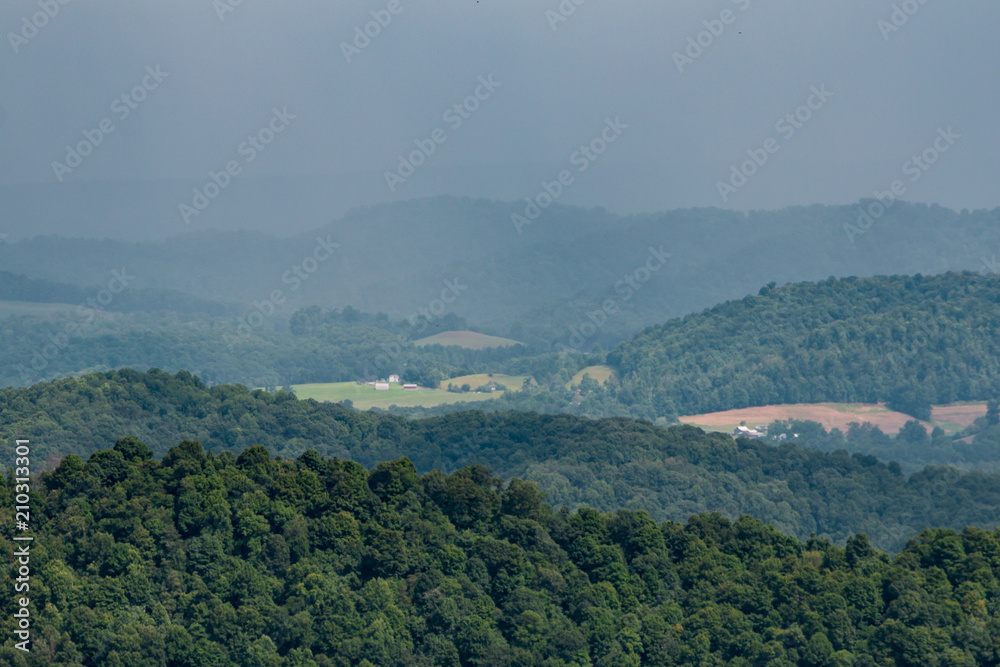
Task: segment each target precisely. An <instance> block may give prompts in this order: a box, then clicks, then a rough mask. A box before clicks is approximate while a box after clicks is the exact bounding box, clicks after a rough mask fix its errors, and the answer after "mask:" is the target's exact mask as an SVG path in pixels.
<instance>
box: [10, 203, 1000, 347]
mask: <svg viewBox="0 0 1000 667" xmlns="http://www.w3.org/2000/svg"><path fill="white" fill-rule="evenodd" d="M521 208H523V206H522V207H521ZM518 210H519V206H518V205H517V204H516V203H505V202H490V201H485V200H472V199H455V198H448V197H439V198H434V199H424V200H416V201H409V202H402V203H396V204H385V205H379V206H374V207H370V208H365V209H356V210H353V211H351V212H349V213H348V214H347V215H345V216H343V217H342V218H340V219H338V220H336V221H334V222H332V223H330V224H328V225H325V226H323V227H320V228H318V229H316V230H314V231H312V232H309V233H305V234H299V235H297V236H294V237H290V238H274V237H269V236H266V235H263V234H260V233H255V232H203V233H198V234H193V235H188V236H179V237H174V238H170V239H167V240H165V241H162V242H144V243H132V242H116V241H107V240H104V241H98V240H81V239H63V238H57V237H51V236H49V237H38V238H34V239H31V240H26V241H20V242H17V243H12V244H4V245H0V266H2V267H3V268H4V269H5V270H7V271H11V272H15V273H21V274H24V275H27V276H29V277H32V278H44V279H47V280H51V281H57V282H65V283H70V284H74V285H93V284H101V283H102V282H105V281H106V280H107V279H108V272H109V271H111V270H112V269H113V268H116V267H121V266H126V267H129V268H134V269H135V272H136V281H135V287H136V288H137V289H140V288H157V289H170V290H178V291H181V292H185V293H189V294H193V295H196V296H199V297H201V298H205V299H211V300H222V301H230V302H239V303H244V304H248V305H249V304H252V303H253V302H255V301H260V300H262V299H266V298H267V296H268V295H269V294H270V293H271V292H272V291H273V290H275V289H283V290H285V292H286V295H287V296H288V297H289V302H290V303H291V304H292V307H293V308H298V307H302V306H306V305H311V304H316V305H321V306H325V307H338V308H339V307H344V306H347V305H351V306H353V307H355V308H358V309H360V310H363V311H366V312H386V313H388V314H389V315H391V316H394V317H406V316H408V315H410V314H411V313H413V312H416V311H417V310H418V309H419V308H422V307H423V308H426V307H427V306H428V304H430V303H431V302H433V300H434V299H435V298H436V297H437V296H438V295H439V294H440V293H441V290H442V289H443V288H444V283H445V281H455V280H458V281H460V282H461V283H462V284H463V285H467V286H468V290H467V291H465V292H464V293H463V294H462V296H461V297H460V298H458V299H457V300H456V301H455V302H454V303H453V304H451V305H449V308H448V310H449V312H454V313H455V314H457V315H459V316H461V317H464V318H466V319H467V320H468V321H469V322H470V324H472V325H473V326H475V327H477V328H483V327H486V328H488V329H489V333H494V334H496V335H503V336H508V335H509V334H510V331H509V329H510V327H511V326H513V325H514V324H515V323H520V325H521V326H523V327H524V328H526V329H527V330H528V334H529V335H531V334H532V333H534V335H535V342H537V341H538V340H539V339H540V338H544V339H547V340H549V341H553V340H554V341H557V342H561V343H563V344H564V345H570V343H571V341H570V339H571V338H572V336H573V333H572V332H573V330H574V329H576V330H579V329H580V327H581V326H582V327H584V328H585V329H590V328H591V327H590V325H588V324H587V323H588V322H592V319H593V318H591V317H590V315H591V314H592V313H595V312H596V311H599V310H600V309H601V307H602V304H604V303H605V302H606V301H607V300H608V299H612V300H614V299H617V304H616V305H617V308H616V309H615V311H614V312H613V314H612V315H611V316H609V317H607V318H606V319H605V318H601V317H599V316H597V315H595V316H594V317H598V318H599V319H601V320H602V322H601V324H600V326H596V325H595V326H594V327H593V328H594V331H593V332H592V334H591V335H589V336H587V337H585V339H584V340H583V341H582V343H581V342H579V341H577V342H578V345H581V346H582V347H584V348H589V347H591V346H593V345H594V344H596V343H600V344H601V345H603V346H605V347H608V346H610V345H613V344H615V343H617V342H618V341H620V340H621V339H623V338H625V337H627V336H629V335H631V334H633V333H634V332H635V331H637V330H639V329H641V328H642V327H644V326H649V325H653V324H656V323H660V322H663V321H665V320H667V319H669V318H672V317H680V316H684V315H687V314H689V313H692V312H698V311H700V310H701V309H703V308H706V307H710V306H713V305H715V304H717V303H720V302H722V301H725V300H727V299H734V298H742V297H743V296H744V295H746V294H751V293H754V292H756V291H757V289H758V288H759V287H760V285H763V284H766V283H769V282H771V281H775V282H777V283H779V284H783V283H787V282H799V281H806V280H821V279H824V278H826V277H828V276H831V275H832V276H853V275H860V276H865V275H878V274H887V275H891V274H915V273H923V274H935V273H941V272H944V271H949V270H971V271H976V270H979V269H981V268H983V267H988V266H989V262H991V261H995V256H996V254H997V253H1000V224H998V222H1000V209H996V210H992V211H973V212H967V211H963V212H961V213H959V212H955V211H951V210H948V209H944V208H941V207H937V206H925V205H916V204H908V203H905V202H897V203H896V204H895V205H894V206H893V207H892V209H890V210H889V212H887V213H886V214H885V215H884V216H883V217H882V218H880V219H879V220H878V221H876V223H875V224H873V225H871V226H870V227H869V228H868V229H867V230H866V231H865V233H864V234H863V235H860V236H857V235H855V236H854V237H852V236H851V235H850V234H848V233H846V232H845V226H847V225H851V224H856V221H857V219H858V217H859V215H860V213H861V212H862V209H861V208H860V207H859V206H819V205H817V206H810V207H796V208H788V209H782V210H779V211H755V212H752V213H749V214H746V215H745V214H743V213H739V212H733V211H724V210H719V209H690V210H679V211H672V212H667V213H657V214H647V215H633V216H618V215H613V214H610V213H608V212H606V211H603V210H601V209H591V210H585V209H579V208H570V207H564V206H552V207H550V208H549V209H547V210H546V211H545V212H544V214H543V215H542V216H541V217H540V218H539V219H538V220H537V221H535V222H534V224H532V225H531V226H530V227H528V228H525V229H522V230H521V232H522V233H518V231H517V230H516V229H515V226H514V225H513V223H512V222H511V215H512V214H513V213H515V212H516V211H518ZM319 239H322V240H324V241H326V242H328V243H337V244H340V251H339V252H338V253H336V254H334V255H333V256H332V257H331V259H330V260H329V261H325V262H323V263H322V264H321V265H319V266H318V267H315V270H314V271H313V272H308V271H307V274H308V280H302V281H301V285H300V286H301V289H298V290H296V291H294V292H292V291H291V289H290V284H291V283H290V282H287V281H286V280H285V277H286V276H290V275H291V274H292V273H295V272H296V267H300V268H299V269H298V271H299V272H301V271H303V270H304V269H305V270H307V269H309V268H310V267H309V266H308V264H309V257H310V256H311V255H312V252H313V249H314V247H315V246H316V245H317V243H318V240H319ZM661 246H662V247H663V249H664V252H665V253H668V254H669V255H670V259H669V261H667V263H666V264H665V265H664V266H663V268H662V269H661V270H659V271H658V272H656V273H655V275H653V276H652V277H651V278H649V280H648V282H645V283H644V284H643V286H642V290H641V292H637V293H636V294H635V296H634V298H629V299H628V300H625V299H623V298H621V297H620V296H619V295H618V293H617V292H616V289H615V286H616V283H618V281H621V280H622V279H623V277H625V276H628V275H630V274H633V273H635V272H637V271H639V272H640V273H641V271H640V267H641V266H642V265H643V263H644V262H645V261H646V259H647V253H648V249H649V248H650V247H653V248H657V249H659V248H660V247H661ZM289 280H291V279H290V278H289ZM539 322H541V323H543V324H542V325H538V324H536V323H539ZM533 329H534V331H532V330H533Z"/></svg>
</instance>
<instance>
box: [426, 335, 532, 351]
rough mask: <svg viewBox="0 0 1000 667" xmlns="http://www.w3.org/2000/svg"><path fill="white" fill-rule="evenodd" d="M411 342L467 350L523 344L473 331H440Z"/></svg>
mask: <svg viewBox="0 0 1000 667" xmlns="http://www.w3.org/2000/svg"><path fill="white" fill-rule="evenodd" d="M413 344H414V345H416V346H417V347H423V346H425V345H454V346H456V347H464V348H466V349H467V350H484V349H486V348H488V347H509V346H511V345H523V343H520V342H518V341H516V340H511V339H510V338H501V337H500V336H487V335H486V334H481V333H476V332H475V331H442V332H441V333H439V334H434V335H433V336H428V337H427V338H421V339H420V340H415V341H413Z"/></svg>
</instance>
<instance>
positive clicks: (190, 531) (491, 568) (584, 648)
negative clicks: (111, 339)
mask: <svg viewBox="0 0 1000 667" xmlns="http://www.w3.org/2000/svg"><path fill="white" fill-rule="evenodd" d="M32 502H33V504H34V505H33V515H34V516H35V517H36V518H35V519H34V522H33V524H32V533H33V535H34V536H35V541H34V542H33V543H32V544H31V555H30V567H31V578H30V590H28V591H24V593H25V596H26V597H28V598H29V603H28V609H29V611H30V614H31V615H30V619H31V630H32V633H33V636H32V643H31V644H30V649H31V651H30V653H23V652H21V651H18V650H17V649H15V648H13V644H14V641H15V640H14V639H11V637H13V630H14V626H15V620H14V617H13V614H14V612H15V610H16V609H17V608H19V607H17V606H16V605H17V603H16V602H15V596H14V595H7V596H4V597H3V599H2V602H0V606H2V608H3V619H4V620H3V625H4V633H5V636H6V637H8V639H7V640H6V642H5V646H4V647H3V648H2V649H0V652H2V656H3V659H4V661H5V662H6V663H7V664H11V665H79V664H82V665H101V666H106V667H119V666H121V667H124V666H126V665H149V666H156V665H160V666H163V667H172V666H180V665H191V666H202V665H230V664H242V665H268V666H275V667H278V666H282V665H289V666H291V665H296V666H301V667H310V666H316V667H326V666H338V667H339V666H344V667H354V666H357V667H374V666H376V665H378V666H380V667H382V666H399V667H413V666H420V665H426V666H427V667H431V666H432V665H433V666H444V667H459V666H474V665H482V666H484V667H485V666H490V667H502V666H504V665H510V666H512V667H513V666H514V665H518V666H536V665H537V666H539V667H563V666H570V665H579V666H585V665H595V666H596V665H606V666H608V667H612V666H613V667H627V666H638V665H664V666H666V665H695V664H700V665H722V664H730V665H745V666H750V665H764V664H767V665H778V666H781V665H802V666H804V667H821V666H828V665H845V666H846V665H859V666H863V665H886V666H890V665H898V666H903V665H913V666H918V665H919V666H920V667H925V666H927V665H942V666H943V665H949V666H950V665H955V666H958V665H970V664H979V665H994V664H997V663H998V661H1000V620H998V619H1000V607H998V601H1000V584H998V577H1000V531H992V532H990V531H985V530H981V529H976V528H966V529H964V530H962V531H961V532H960V533H959V532H955V531H952V530H941V529H935V530H926V531H923V532H921V533H920V535H918V536H916V537H915V538H914V539H913V540H911V541H910V542H909V544H908V545H907V546H906V548H905V549H904V550H903V551H902V552H901V553H899V554H898V555H896V556H895V557H894V558H890V557H888V556H886V555H885V554H883V553H880V552H879V551H877V550H875V549H874V548H873V547H872V546H871V544H870V543H869V540H868V538H867V537H866V536H865V535H864V534H858V535H853V536H851V537H850V538H849V539H848V540H847V542H846V546H845V547H844V548H841V547H838V546H835V545H834V544H832V543H830V542H829V541H827V540H824V539H816V538H811V539H809V540H808V541H805V542H801V541H798V540H796V539H794V538H790V537H786V536H784V535H782V534H781V533H779V532H778V531H776V530H775V529H774V528H771V527H768V526H766V525H764V524H762V523H760V522H759V521H757V520H755V519H752V518H750V517H741V518H739V519H738V520H737V521H735V522H731V521H730V520H728V519H726V518H725V517H722V516H720V515H718V514H699V515H696V516H693V517H691V518H690V519H689V520H688V521H687V522H686V523H684V524H681V523H677V522H663V523H658V522H656V521H654V520H652V519H651V518H650V516H649V515H648V514H646V513H645V512H632V511H619V512H617V513H605V514H601V513H599V512H596V511H594V510H592V509H586V508H581V509H579V510H577V511H575V512H569V511H566V510H558V511H556V510H554V509H552V508H551V507H549V506H548V505H546V504H545V503H544V499H543V496H542V494H541V493H540V492H539V490H538V489H537V488H536V487H535V486H534V485H533V484H531V483H530V482H523V481H519V480H511V481H510V482H509V483H504V481H503V480H501V479H499V478H497V477H494V476H493V474H491V472H490V471H489V470H488V469H487V468H485V467H482V466H478V465H475V466H471V467H466V468H462V469H460V470H457V471H455V472H453V473H451V474H449V475H446V474H443V473H442V472H438V471H435V472H430V473H428V474H426V475H424V476H422V477H421V476H419V475H418V473H417V470H416V469H415V467H414V465H413V464H412V463H411V462H410V461H408V460H407V459H398V460H393V461H387V462H383V463H379V464H378V465H377V466H375V467H374V468H373V469H372V470H366V469H365V468H363V467H362V466H360V465H359V464H357V463H355V462H351V461H346V460H342V459H329V458H324V457H322V456H320V455H319V454H317V453H316V452H315V451H307V452H305V453H303V454H302V455H301V456H299V457H297V458H296V459H294V460H292V459H287V458H281V457H277V458H272V457H271V455H270V454H269V453H268V452H267V451H266V450H265V449H264V448H262V447H251V448H249V449H246V450H243V451H241V452H239V453H238V455H234V453H230V452H222V453H219V454H213V453H206V452H205V451H204V450H203V449H202V447H201V445H200V444H199V443H197V442H192V441H184V442H182V443H180V444H179V445H177V446H175V447H172V448H171V449H170V450H169V451H167V452H166V455H165V456H164V457H163V460H162V462H161V461H157V460H155V459H154V458H152V452H151V451H150V449H149V448H147V447H146V446H145V445H144V444H143V443H142V442H140V441H138V440H136V439H134V438H126V439H122V440H119V441H118V442H117V443H116V444H115V446H114V449H107V450H102V451H99V452H95V453H94V454H93V455H91V456H90V457H89V459H88V460H87V461H86V462H84V461H83V460H82V459H81V458H80V457H78V456H76V455H71V456H68V457H67V458H66V459H64V460H63V461H62V463H61V464H60V465H59V467H58V468H57V469H56V470H55V471H54V472H51V473H48V474H46V475H44V476H43V478H42V479H41V482H40V483H36V484H35V485H34V489H33V497H32ZM13 504H14V500H13V496H12V485H4V486H3V489H2V491H0V507H2V509H0V513H2V516H3V521H4V523H5V524H7V525H8V526H10V524H11V522H12V519H13V517H12V516H11V515H10V511H11V510H10V508H11V507H12V506H13ZM8 535H10V530H9V529H8V530H6V531H4V534H3V537H0V543H2V544H3V547H4V549H5V551H6V552H7V553H11V552H12V551H13V550H14V548H15V543H13V542H11V541H10V540H9V538H8ZM18 546H20V545H18ZM5 579H6V581H5V582H4V583H5V585H6V587H7V590H13V586H14V584H15V582H14V575H13V574H11V571H10V570H8V574H6V575H5Z"/></svg>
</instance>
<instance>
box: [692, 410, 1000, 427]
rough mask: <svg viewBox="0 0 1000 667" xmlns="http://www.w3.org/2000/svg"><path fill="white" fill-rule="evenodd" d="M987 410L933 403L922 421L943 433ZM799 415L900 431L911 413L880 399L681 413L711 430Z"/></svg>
mask: <svg viewBox="0 0 1000 667" xmlns="http://www.w3.org/2000/svg"><path fill="white" fill-rule="evenodd" d="M985 414H986V403H962V404H955V405H941V406H935V407H934V408H933V409H932V410H931V419H930V421H928V422H921V424H923V425H924V428H926V429H927V430H928V431H930V430H933V429H934V427H935V426H940V427H941V428H942V429H944V431H945V432H946V433H955V432H957V431H960V430H962V429H963V428H965V427H966V426H969V425H971V424H972V422H973V421H974V420H975V419H976V418H977V417H982V416H983V415H985ZM791 419H801V420H808V421H814V422H819V423H820V424H822V425H823V428H825V429H826V430H828V431H829V430H830V429H832V428H839V429H840V430H841V431H846V430H847V428H848V426H849V425H850V424H851V422H858V423H864V422H870V423H872V424H874V425H875V426H878V427H879V428H880V429H881V430H882V431H883V432H885V433H889V434H896V433H899V430H900V429H901V428H903V425H905V424H906V422H908V421H911V420H912V419H913V417H911V416H909V415H905V414H903V413H901V412H893V411H892V410H890V409H889V408H887V407H885V405H884V404H882V403H816V404H809V403H796V404H790V405H764V406H760V407H756V408H742V409H739V410H726V411H724V412H712V413H708V414H703V415H686V416H684V417H680V421H681V422H683V423H685V424H694V425H695V426H700V427H702V428H704V429H706V430H710V431H729V432H732V430H733V429H734V428H736V427H737V426H739V424H740V422H741V421H744V422H746V423H747V425H748V426H750V427H751V428H753V427H754V426H756V425H757V424H770V423H771V422H773V421H777V420H785V421H788V420H791Z"/></svg>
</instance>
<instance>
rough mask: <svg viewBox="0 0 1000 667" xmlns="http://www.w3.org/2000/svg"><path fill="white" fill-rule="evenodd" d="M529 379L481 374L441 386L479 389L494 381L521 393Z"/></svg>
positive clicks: (447, 382)
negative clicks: (465, 385) (464, 386)
mask: <svg viewBox="0 0 1000 667" xmlns="http://www.w3.org/2000/svg"><path fill="white" fill-rule="evenodd" d="M527 379H528V376H527V375H499V374H497V373H494V374H493V377H490V376H489V375H487V374H486V373H480V374H478V375H463V376H461V377H457V378H451V379H450V380H444V381H443V382H442V383H441V386H442V387H444V388H446V389H447V387H448V385H449V384H451V385H454V386H456V387H461V386H462V385H463V384H467V385H469V386H470V387H472V388H473V389H477V388H479V387H482V386H483V385H487V384H489V383H490V381H491V380H492V381H493V382H496V383H497V384H502V385H503V386H505V387H507V389H508V390H509V391H521V387H523V386H524V381H525V380H527ZM531 383H532V384H535V381H534V380H532V381H531ZM465 395H466V396H469V394H465Z"/></svg>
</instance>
